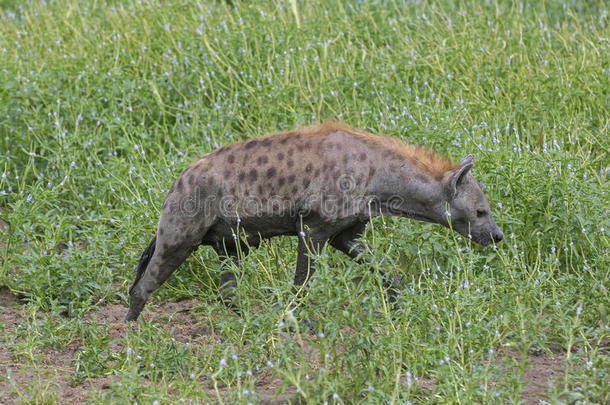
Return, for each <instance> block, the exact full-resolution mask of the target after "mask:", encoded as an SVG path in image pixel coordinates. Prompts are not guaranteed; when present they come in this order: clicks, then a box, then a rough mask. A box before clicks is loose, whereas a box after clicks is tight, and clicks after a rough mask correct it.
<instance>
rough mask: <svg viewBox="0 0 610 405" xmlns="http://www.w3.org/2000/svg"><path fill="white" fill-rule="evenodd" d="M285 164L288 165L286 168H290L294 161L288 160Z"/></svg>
mask: <svg viewBox="0 0 610 405" xmlns="http://www.w3.org/2000/svg"><path fill="white" fill-rule="evenodd" d="M286 164H287V165H288V167H292V166H294V161H293V160H292V159H288V162H286Z"/></svg>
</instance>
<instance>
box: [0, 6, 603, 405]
mask: <svg viewBox="0 0 610 405" xmlns="http://www.w3.org/2000/svg"><path fill="white" fill-rule="evenodd" d="M428 3H430V4H428ZM434 3H436V4H434ZM0 9H1V10H3V11H0V169H1V171H2V176H1V178H0V219H1V220H2V222H3V223H4V224H5V225H6V226H3V230H2V232H0V252H1V253H0V257H1V263H0V287H3V288H8V289H10V291H11V292H12V294H14V295H15V296H17V297H18V301H16V302H13V303H10V304H6V306H5V308H4V309H2V311H3V313H5V314H8V311H9V310H11V311H17V310H19V313H20V314H21V315H19V316H18V317H17V325H16V326H15V325H13V324H12V323H8V321H7V322H6V323H5V324H3V325H0V330H1V331H2V335H3V336H2V338H1V340H2V344H3V345H4V346H5V350H6V352H7V353H8V358H10V361H9V360H6V362H4V363H2V359H3V358H4V357H0V387H4V392H1V393H0V398H5V399H6V400H7V401H12V402H21V403H63V401H62V400H61V399H60V392H59V391H58V388H57V387H56V384H55V382H54V381H53V380H51V379H50V377H48V376H47V375H46V374H45V373H44V369H45V367H44V364H42V363H41V362H42V360H41V353H42V352H43V351H44V350H62V348H64V349H65V348H66V347H68V346H69V345H75V346H76V348H77V349H76V351H75V352H74V355H73V358H72V360H71V362H70V363H69V365H68V366H67V370H65V371H66V372H67V373H69V374H70V381H71V383H72V384H81V385H80V386H79V387H80V389H81V390H85V391H88V390H90V400H91V401H93V402H104V403H121V404H122V403H134V402H138V403H153V402H154V401H158V403H175V402H176V401H178V400H180V399H182V400H185V401H187V402H188V401H189V400H192V401H194V402H198V403H206V402H221V401H223V402H225V403H248V402H253V403H255V402H257V401H259V400H261V399H262V397H261V395H262V394H261V393H262V391H264V390H265V389H266V387H267V386H268V385H269V382H270V381H272V380H273V381H275V383H274V384H275V386H276V387H284V388H285V389H286V393H288V392H294V395H293V398H294V399H295V400H296V399H298V398H301V399H303V400H305V402H306V403H312V404H319V403H323V402H325V401H327V402H328V403H464V404H469V403H517V402H518V401H519V399H520V398H522V397H523V395H524V392H525V390H526V389H528V386H527V385H526V383H525V382H524V381H522V380H521V379H520V378H519V376H520V375H521V373H523V372H524V370H525V369H526V368H527V367H528V362H529V360H528V359H531V356H532V355H533V354H535V353H542V354H543V355H544V354H546V355H549V354H551V353H554V354H555V355H556V356H559V357H560V358H562V359H563V361H562V365H561V369H560V370H558V372H557V373H556V374H555V377H554V378H553V379H552V380H550V381H548V385H547V386H543V387H541V388H540V389H539V390H540V391H541V392H543V393H544V394H545V395H546V400H547V401H548V402H550V403H598V404H605V403H608V401H609V400H610V355H609V349H608V344H609V341H610V327H609V323H608V308H609V307H610V298H609V294H608V289H609V288H610V254H609V249H610V243H609V236H608V235H609V231H610V202H609V201H610V179H609V175H610V159H609V155H608V151H609V150H610V142H609V141H608V139H609V135H610V134H609V128H610V57H608V55H609V54H610V28H609V16H608V8H607V4H605V2H603V1H588V2H580V1H566V2H565V3H560V2H555V1H546V2H522V1H514V2H495V1H488V2H477V1H470V2H463V1H457V2H427V1H424V2H415V4H412V3H411V2H409V3H408V4H404V3H403V2H392V1H388V2H350V3H344V2H334V1H331V2H297V1H285V2H282V1H276V2H267V1H247V2H246V1H243V2H242V1H239V0H234V1H233V2H221V1H219V2H209V3H208V2H201V3H196V2H193V3H190V2H172V3H171V4H167V3H166V2H154V1H152V2H142V1H129V2H115V1H109V2H107V3H106V4H102V3H100V2H87V1H77V0H57V1H50V2H32V1H29V2H25V1H0ZM327 118H329V119H335V120H339V121H343V122H345V123H348V124H350V125H352V126H355V127H360V128H364V129H366V130H369V131H372V132H376V133H385V134H388V135H391V136H395V137H398V138H401V139H404V140H407V141H410V142H413V143H416V144H421V145H426V146H429V147H431V148H433V149H435V150H436V151H438V152H440V153H442V154H443V155H445V156H447V157H449V158H451V159H454V160H459V159H460V158H461V157H463V156H465V155H467V154H469V153H474V154H476V155H477V159H476V162H475V168H474V174H475V176H476V177H477V179H478V180H479V181H481V182H482V183H483V184H484V191H485V193H486V195H487V197H488V199H489V201H490V204H491V206H492V210H493V213H494V216H495V218H496V220H497V222H498V224H499V225H500V226H501V228H502V229H503V231H504V234H505V240H504V241H503V242H502V243H501V244H499V245H498V246H497V249H491V248H489V249H481V248H478V247H475V246H474V245H471V244H470V243H469V242H468V241H467V240H464V239H463V238H460V237H457V236H456V235H455V234H452V233H450V232H449V231H448V230H445V229H441V228H440V227H438V226H432V225H427V224H422V223H416V222H413V221H408V220H404V219H395V218H378V219H375V220H374V221H372V226H370V227H369V229H368V231H367V239H368V240H369V241H370V242H371V243H372V245H373V247H374V249H373V253H372V254H373V255H376V256H380V257H381V256H383V258H384V259H386V260H387V264H386V265H384V266H386V267H388V268H395V269H398V270H399V271H400V273H401V275H402V279H403V285H404V290H403V291H402V292H401V295H400V305H399V306H398V309H397V310H396V311H391V310H389V309H388V308H387V305H386V303H385V302H384V299H383V293H382V290H381V287H380V279H379V277H378V276H376V275H375V274H371V273H369V272H368V271H367V269H366V266H361V265H357V264H355V263H353V262H351V261H350V260H349V259H347V258H346V257H344V256H342V255H341V254H340V253H337V252H335V251H334V250H333V249H332V248H326V249H325V250H324V251H323V253H322V254H321V257H320V259H319V267H318V269H319V270H318V272H317V273H316V275H315V277H314V278H313V279H312V280H311V282H310V285H309V287H310V288H309V289H308V294H307V297H306V299H305V300H304V302H303V306H302V308H298V309H296V308H295V307H294V303H293V301H292V295H291V293H290V289H291V280H292V273H293V271H294V270H293V269H294V266H295V261H296V241H295V240H292V239H291V238H276V239H273V240H270V241H268V242H267V243H264V244H263V245H262V246H261V248H259V249H257V250H255V251H253V252H252V253H251V255H250V256H248V257H247V259H246V260H245V261H244V262H243V263H242V269H241V270H242V277H241V278H240V280H239V287H238V290H237V292H236V293H237V294H238V295H239V296H240V297H241V300H242V307H243V308H242V311H243V314H242V316H241V317H238V316H236V315H234V314H233V313H232V312H230V311H228V310H226V309H224V308H223V307H222V305H221V304H219V303H218V302H217V300H216V291H217V289H216V283H217V278H218V276H219V272H220V261H219V259H218V258H217V257H216V256H215V254H214V253H213V251H212V250H211V249H209V248H202V249H200V250H198V251H197V252H196V253H195V254H194V255H193V256H192V257H191V258H190V259H189V260H188V261H187V263H186V264H185V265H183V266H182V267H181V268H180V270H179V271H177V272H176V273H174V275H173V276H172V278H171V279H170V281H168V283H166V284H165V285H164V286H163V287H162V288H161V289H159V291H157V292H156V293H155V294H154V295H153V297H152V299H151V300H150V301H149V304H148V306H147V308H148V309H152V308H154V307H155V306H156V305H159V304H162V303H167V302H171V301H180V300H183V299H187V298H188V299H192V298H194V299H196V300H197V304H196V305H195V306H194V307H193V309H192V311H191V315H194V316H193V319H192V322H195V323H196V324H197V325H198V326H200V327H203V329H202V330H206V331H207V332H206V333H204V334H202V335H201V336H193V337H192V339H190V340H189V341H184V340H182V341H181V340H179V339H173V335H174V334H175V333H176V331H177V330H178V329H175V328H178V327H179V326H180V324H179V322H177V321H176V320H175V319H174V318H172V317H171V316H166V317H157V318H155V319H154V320H146V319H143V320H141V321H140V322H139V325H138V326H137V327H133V328H125V329H122V331H123V333H119V334H117V333H116V328H117V327H118V326H116V325H114V326H113V325H109V324H107V323H105V322H100V321H95V318H91V314H100V313H104V311H106V310H107V308H108V306H109V305H116V304H122V305H126V302H127V289H128V286H129V284H130V283H131V281H132V279H133V277H134V275H135V270H134V266H135V264H136V262H137V259H138V257H139V255H140V253H141V252H142V250H143V249H144V247H145V246H146V244H147V243H148V241H149V240H150V238H151V236H152V235H153V233H154V231H155V225H156V221H157V216H158V212H159V208H160V205H161V202H162V200H163V198H164V195H165V194H166V193H167V190H168V189H169V188H170V186H171V184H172V182H173V180H174V179H175V177H176V176H177V175H178V174H179V173H180V171H181V170H183V169H184V168H185V167H186V166H187V164H188V163H189V162H191V161H193V160H194V159H196V158H197V157H198V156H201V155H202V154H204V153H207V152H209V151H211V150H213V149H215V148H216V147H218V146H219V145H224V144H227V143H231V142H233V141H237V140H241V139H245V138H249V137H255V136H258V135H261V134H264V133H271V132H275V131H279V130H285V129H290V128H293V127H297V126H307V125H310V124H313V123H319V122H321V121H322V120H323V119H327ZM290 310H294V311H296V312H295V314H297V312H298V316H302V317H305V318H308V319H312V320H315V321H316V332H318V333H319V335H313V334H309V333H296V334H295V333H289V332H287V329H288V328H287V327H288V326H291V327H292V329H296V330H298V331H299V332H302V325H301V326H299V325H298V324H296V325H295V324H294V319H293V317H292V315H291V312H289V311H290ZM125 311H126V307H125ZM3 320H6V318H5V317H4V316H3ZM282 323H283V324H284V325H285V327H283V328H282V327H278V325H282ZM5 332H7V333H5ZM187 343H188V344H187ZM528 356H530V357H528ZM5 357H6V356H5ZM23 370H26V371H27V370H29V371H30V372H32V370H33V374H32V375H33V377H32V380H31V383H28V384H25V385H23V384H17V383H15V381H16V380H17V379H18V378H19V375H21V376H22V378H24V376H26V375H29V374H27V372H26V371H23ZM20 373H21V374H20ZM108 376H109V377H110V379H109V381H110V382H109V384H108V387H107V388H106V389H104V390H96V389H93V388H92V387H93V386H92V385H90V384H89V383H88V382H91V381H95V379H98V378H101V377H108ZM416 378H417V381H415V379H416ZM291 390H292V391H291ZM579 401H580V402H579Z"/></svg>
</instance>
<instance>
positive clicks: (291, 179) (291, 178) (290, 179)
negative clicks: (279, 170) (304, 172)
mask: <svg viewBox="0 0 610 405" xmlns="http://www.w3.org/2000/svg"><path fill="white" fill-rule="evenodd" d="M295 178H296V176H295V175H294V174H291V175H290V176H288V183H294V179H295Z"/></svg>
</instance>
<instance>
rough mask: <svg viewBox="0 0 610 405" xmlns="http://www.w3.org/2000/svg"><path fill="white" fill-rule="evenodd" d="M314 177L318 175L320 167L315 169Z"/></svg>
mask: <svg viewBox="0 0 610 405" xmlns="http://www.w3.org/2000/svg"><path fill="white" fill-rule="evenodd" d="M313 175H314V177H318V176H319V175H320V169H316V171H315V172H314V173H313Z"/></svg>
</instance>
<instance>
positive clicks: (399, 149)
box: [260, 121, 460, 177]
mask: <svg viewBox="0 0 610 405" xmlns="http://www.w3.org/2000/svg"><path fill="white" fill-rule="evenodd" d="M334 132H344V133H347V134H352V135H356V136H359V137H361V138H363V139H364V140H366V141H368V142H370V143H374V144H377V145H379V146H380V147H386V148H388V150H391V151H393V152H395V153H397V154H399V155H400V156H402V157H403V158H404V159H406V160H407V161H409V162H412V163H414V164H415V165H417V166H418V167H420V168H421V169H424V170H425V171H427V172H428V173H429V174H430V175H432V176H434V177H441V176H442V175H443V174H445V173H446V172H448V171H451V170H456V169H457V168H458V167H460V165H459V163H454V162H451V161H449V160H447V159H445V158H444V157H442V156H439V155H437V154H436V153H434V152H433V151H432V150H430V149H428V148H425V147H422V146H416V145H411V144H408V143H404V142H401V141H400V140H398V139H396V138H391V137H388V136H379V135H375V134H371V133H370V132H366V131H362V130H360V129H355V128H352V127H349V126H347V125H344V124H340V123H338V122H334V121H324V122H323V123H322V125H316V126H312V127H308V128H302V129H297V130H289V131H284V132H280V133H277V134H272V135H267V136H265V137H263V138H260V139H267V138H274V137H280V136H283V135H284V136H285V135H291V136H295V135H298V136H316V135H328V134H331V133H334ZM361 160H363V159H361Z"/></svg>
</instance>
